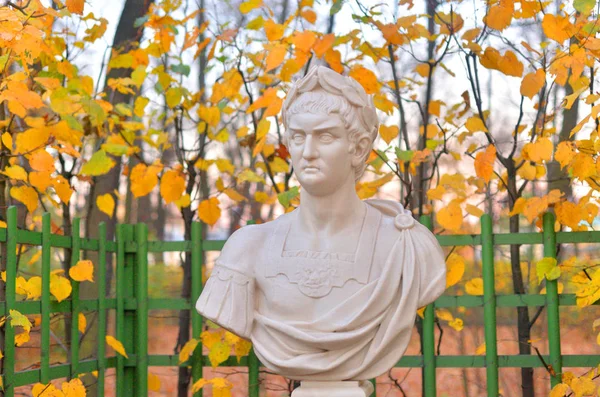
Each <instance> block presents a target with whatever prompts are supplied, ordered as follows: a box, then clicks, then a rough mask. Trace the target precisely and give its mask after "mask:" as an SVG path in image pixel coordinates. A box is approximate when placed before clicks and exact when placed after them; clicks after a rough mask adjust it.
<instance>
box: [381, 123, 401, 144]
mask: <svg viewBox="0 0 600 397" xmlns="http://www.w3.org/2000/svg"><path fill="white" fill-rule="evenodd" d="M399 131H400V130H399V129H398V126H397V125H389V126H388V125H383V124H381V125H380V126H379V135H381V138H382V139H383V140H384V141H385V143H387V144H388V145H389V144H390V142H391V141H392V140H393V139H394V138H396V137H397V136H398V133H399Z"/></svg>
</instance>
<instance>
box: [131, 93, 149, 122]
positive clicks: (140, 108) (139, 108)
mask: <svg viewBox="0 0 600 397" xmlns="http://www.w3.org/2000/svg"><path fill="white" fill-rule="evenodd" d="M149 102H150V99H148V98H146V97H143V96H140V97H137V98H136V100H135V105H134V107H133V113H134V114H135V115H136V116H138V117H143V116H144V109H145V108H146V105H148V103H149Z"/></svg>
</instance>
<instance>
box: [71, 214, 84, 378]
mask: <svg viewBox="0 0 600 397" xmlns="http://www.w3.org/2000/svg"><path fill="white" fill-rule="evenodd" d="M79 226H80V220H79V218H73V227H72V229H71V263H70V265H71V267H73V266H75V265H76V264H77V262H79V256H80V253H81V237H80V236H79ZM71 286H72V288H73V290H72V292H71V346H70V350H71V369H70V374H69V379H73V378H76V377H77V374H78V373H79V370H78V368H77V367H78V366H79V312H80V309H79V282H78V281H75V280H72V281H71Z"/></svg>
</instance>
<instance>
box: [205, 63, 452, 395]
mask: <svg viewBox="0 0 600 397" xmlns="http://www.w3.org/2000/svg"><path fill="white" fill-rule="evenodd" d="M282 113H283V123H284V126H285V139H286V143H287V147H288V150H289V152H290V155H291V160H292V165H293V167H294V173H295V175H296V178H297V180H298V182H299V183H300V185H301V191H300V205H299V207H298V208H297V209H295V210H294V211H292V212H290V213H287V214H285V215H282V216H280V217H279V218H277V219H276V220H274V221H271V222H267V223H265V224H260V225H250V226H245V227H242V228H240V229H239V230H237V231H236V232H235V233H234V234H233V235H232V236H231V237H230V238H229V239H228V240H227V242H226V244H225V246H224V247H223V250H222V252H221V254H220V256H219V258H218V259H217V261H216V263H215V267H214V270H213V272H212V274H211V276H210V278H209V279H208V281H207V283H206V286H205V287H204V290H203V292H202V294H201V296H200V298H199V299H198V302H197V304H196V309H197V310H198V312H199V313H200V314H202V316H204V317H206V318H208V319H210V320H211V321H213V322H215V323H217V324H219V325H220V326H222V327H224V328H226V329H228V330H229V331H231V332H233V333H235V334H237V335H239V336H241V337H243V338H246V339H249V340H251V341H252V343H253V345H254V351H255V353H256V355H257V356H258V358H259V359H260V361H261V362H262V364H263V365H264V366H266V367H267V368H268V369H270V370H271V371H273V372H275V373H278V374H280V375H283V376H285V377H287V378H290V379H295V380H301V381H302V386H301V387H300V388H299V389H297V390H296V391H294V395H295V396H302V395H304V396H314V395H328V396H336V395H339V396H365V395H368V394H370V391H369V387H371V386H370V383H368V382H360V383H359V381H365V380H368V379H370V378H374V377H376V376H378V375H381V374H383V373H385V372H386V371H388V370H389V369H390V368H392V367H393V366H394V365H395V364H396V363H397V362H398V360H399V359H400V358H401V356H402V355H403V353H404V352H405V350H406V347H407V345H408V343H409V340H410V337H411V331H412V328H413V326H414V322H415V318H416V312H417V310H418V309H419V308H420V307H423V306H425V305H427V304H429V303H431V302H433V301H434V300H435V299H436V298H437V297H438V296H440V295H441V294H442V293H443V292H444V289H445V283H446V267H445V260H444V253H443V251H442V249H441V247H440V245H439V244H438V243H437V240H436V239H435V237H434V235H433V234H432V233H431V232H430V231H429V230H428V229H427V228H426V227H425V226H423V225H421V224H420V223H418V222H417V221H415V220H414V219H413V217H412V215H411V213H410V211H408V210H405V209H404V208H403V207H402V205H400V204H399V203H397V202H395V201H388V200H365V201H363V200H360V199H359V197H358V196H357V194H356V189H355V185H356V181H357V180H358V179H359V178H360V177H361V175H362V173H363V172H364V170H365V167H366V163H365V161H366V159H367V157H368V155H369V152H370V151H371V149H372V146H373V141H374V140H375V138H376V136H377V129H378V120H377V114H376V111H375V107H374V106H373V101H372V98H370V97H369V96H368V95H367V94H366V93H365V91H364V89H363V88H362V87H361V86H360V85H359V84H358V83H357V82H356V81H355V80H353V79H352V78H349V77H344V76H342V75H340V74H338V73H336V72H334V71H332V70H330V69H328V68H325V67H322V66H317V67H313V68H312V69H311V70H310V71H309V73H308V74H307V75H306V76H305V77H303V78H302V79H300V80H298V81H297V82H296V83H295V84H294V85H293V87H292V89H291V90H290V91H289V93H288V95H287V98H286V100H285V102H284V106H283V110H282ZM348 381H351V382H348ZM327 388H329V390H328V391H327V392H326V393H323V392H321V393H316V392H315V391H316V390H317V391H318V390H321V391H323V390H325V389H327ZM315 393H316V394H315Z"/></svg>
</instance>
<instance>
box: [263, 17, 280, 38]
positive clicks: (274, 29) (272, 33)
mask: <svg viewBox="0 0 600 397" xmlns="http://www.w3.org/2000/svg"><path fill="white" fill-rule="evenodd" d="M283 31H284V26H283V25H280V24H278V23H276V22H273V20H272V19H269V20H267V21H265V34H266V35H267V40H269V41H275V40H279V39H281V38H282V37H283Z"/></svg>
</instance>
